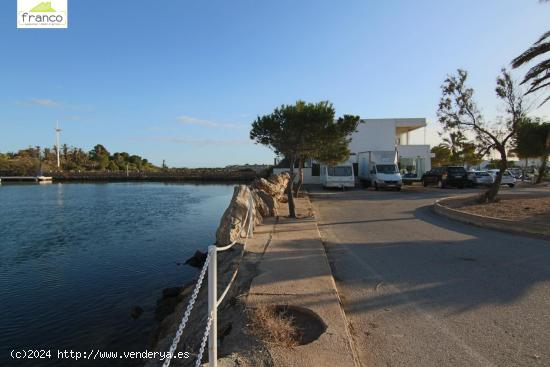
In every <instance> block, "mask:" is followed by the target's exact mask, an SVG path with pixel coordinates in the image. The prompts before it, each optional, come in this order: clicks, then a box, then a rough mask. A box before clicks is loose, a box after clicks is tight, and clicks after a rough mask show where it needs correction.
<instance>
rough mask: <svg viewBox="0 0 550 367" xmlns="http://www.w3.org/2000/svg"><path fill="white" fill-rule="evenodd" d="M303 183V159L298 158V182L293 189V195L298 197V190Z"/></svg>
mask: <svg viewBox="0 0 550 367" xmlns="http://www.w3.org/2000/svg"><path fill="white" fill-rule="evenodd" d="M303 183H304V160H303V159H300V160H299V163H298V183H297V184H296V188H295V189H294V196H296V197H298V196H299V195H300V190H301V189H302V185H303Z"/></svg>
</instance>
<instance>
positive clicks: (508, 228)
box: [432, 197, 550, 240]
mask: <svg viewBox="0 0 550 367" xmlns="http://www.w3.org/2000/svg"><path fill="white" fill-rule="evenodd" d="M471 198H472V197H466V198H464V197H459V198H456V197H446V198H443V199H439V200H436V201H435V203H434V204H433V207H432V208H433V210H434V212H436V213H437V214H439V215H442V216H444V217H446V218H450V219H452V220H456V221H459V222H462V223H467V224H472V225H475V226H477V227H482V228H488V229H494V230H498V231H502V232H507V233H512V234H518V235H523V236H529V237H535V238H539V239H544V240H550V227H545V226H542V225H538V224H533V223H524V222H522V223H518V222H516V221H512V220H507V219H500V218H494V217H487V216H483V215H477V214H472V213H467V212H465V211H462V210H458V209H455V208H451V207H449V206H447V205H445V204H446V203H447V204H448V203H452V202H457V201H463V200H465V199H471Z"/></svg>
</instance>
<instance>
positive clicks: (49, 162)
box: [0, 144, 162, 175]
mask: <svg viewBox="0 0 550 367" xmlns="http://www.w3.org/2000/svg"><path fill="white" fill-rule="evenodd" d="M59 158H60V167H59V168H58V167H57V151H56V148H55V147H54V148H40V147H29V148H26V149H21V150H19V151H17V152H8V153H0V173H2V174H3V175H36V174H41V173H49V172H50V173H51V172H56V171H73V172H86V171H110V172H116V171H126V170H128V171H132V172H134V171H149V172H156V171H161V170H162V168H160V167H157V166H155V165H153V164H152V163H150V162H149V161H148V160H147V159H145V158H142V157H140V156H139V155H130V154H129V153H126V152H116V153H113V154H111V153H109V151H108V150H107V149H106V148H105V147H104V146H103V145H101V144H97V145H96V146H94V148H93V149H92V150H90V151H89V152H86V151H84V150H83V149H81V148H77V147H70V146H68V145H67V144H63V145H62V146H61V147H60V149H59Z"/></svg>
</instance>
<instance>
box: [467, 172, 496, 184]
mask: <svg viewBox="0 0 550 367" xmlns="http://www.w3.org/2000/svg"><path fill="white" fill-rule="evenodd" d="M468 179H469V180H470V181H472V183H473V184H474V185H475V186H490V185H492V184H493V182H494V177H493V176H492V175H491V174H490V173H489V172H487V171H472V172H468Z"/></svg>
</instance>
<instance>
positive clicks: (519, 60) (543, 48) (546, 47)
mask: <svg viewBox="0 0 550 367" xmlns="http://www.w3.org/2000/svg"><path fill="white" fill-rule="evenodd" d="M545 35H546V36H547V35H550V32H547V33H545ZM545 38H546V37H543V38H541V39H540V40H539V41H542V40H544V39H545ZM548 51H550V42H544V43H535V45H534V46H532V47H530V48H528V49H527V51H525V52H524V53H522V54H521V55H519V56H518V57H516V58H515V59H514V60H512V67H513V68H514V69H515V68H518V67H520V66H521V65H523V64H525V63H527V62H529V61H531V60H533V59H534V58H535V57H537V56H539V55H542V54H544V53H546V52H548Z"/></svg>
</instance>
